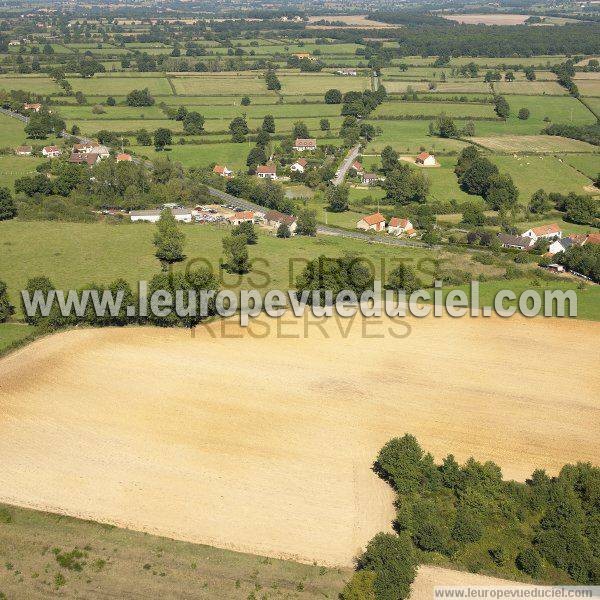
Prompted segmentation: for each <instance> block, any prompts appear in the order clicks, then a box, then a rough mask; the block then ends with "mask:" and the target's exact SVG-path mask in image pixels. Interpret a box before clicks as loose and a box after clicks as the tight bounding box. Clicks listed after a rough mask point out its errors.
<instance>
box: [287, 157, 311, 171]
mask: <svg viewBox="0 0 600 600" xmlns="http://www.w3.org/2000/svg"><path fill="white" fill-rule="evenodd" d="M307 164H308V161H307V160H306V159H305V158H299V159H298V160H297V161H296V162H295V163H294V164H293V165H292V166H291V167H290V171H293V172H294V173H304V171H306V165H307Z"/></svg>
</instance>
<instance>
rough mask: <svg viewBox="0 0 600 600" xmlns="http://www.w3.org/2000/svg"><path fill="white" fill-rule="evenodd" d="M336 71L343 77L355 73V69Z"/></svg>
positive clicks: (354, 75)
mask: <svg viewBox="0 0 600 600" xmlns="http://www.w3.org/2000/svg"><path fill="white" fill-rule="evenodd" d="M336 73H337V74H338V75H343V76H344V77H356V75H357V71H356V69H338V70H337V71H336Z"/></svg>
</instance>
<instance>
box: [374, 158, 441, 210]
mask: <svg viewBox="0 0 600 600" xmlns="http://www.w3.org/2000/svg"><path fill="white" fill-rule="evenodd" d="M399 159H400V157H399V154H398V152H396V151H395V150H394V149H393V148H392V147H391V146H386V147H385V148H384V149H383V150H382V152H381V169H380V170H381V172H382V173H383V174H384V175H385V181H383V182H382V183H381V187H383V189H384V190H385V192H386V196H385V197H386V199H387V200H389V202H390V203H391V204H395V205H397V206H403V205H406V204H411V203H421V202H425V200H426V199H427V195H428V193H429V187H430V182H429V179H428V178H427V177H426V176H425V174H424V173H423V172H422V171H417V170H415V169H411V168H410V167H409V165H408V164H407V163H404V162H401V161H400V160H399Z"/></svg>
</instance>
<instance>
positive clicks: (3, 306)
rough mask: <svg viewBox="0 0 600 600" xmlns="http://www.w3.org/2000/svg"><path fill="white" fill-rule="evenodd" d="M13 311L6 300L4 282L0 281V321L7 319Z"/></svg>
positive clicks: (3, 321)
mask: <svg viewBox="0 0 600 600" xmlns="http://www.w3.org/2000/svg"><path fill="white" fill-rule="evenodd" d="M14 312H15V308H14V306H12V304H11V303H10V302H9V301H8V293H7V291H6V284H5V283H4V281H0V323H5V322H6V321H8V319H9V317H10V316H11V315H13V314H14Z"/></svg>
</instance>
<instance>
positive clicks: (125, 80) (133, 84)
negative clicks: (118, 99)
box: [68, 76, 172, 96]
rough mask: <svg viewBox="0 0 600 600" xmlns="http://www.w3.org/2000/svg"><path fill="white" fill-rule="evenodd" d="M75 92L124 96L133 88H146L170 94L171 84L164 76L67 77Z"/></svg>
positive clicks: (153, 92)
mask: <svg viewBox="0 0 600 600" xmlns="http://www.w3.org/2000/svg"><path fill="white" fill-rule="evenodd" d="M68 81H69V83H70V84H71V85H72V86H73V89H74V90H75V91H76V92H83V93H84V94H86V95H87V94H90V95H100V94H106V95H107V96H126V95H127V94H129V92H131V90H135V89H143V88H148V90H149V91H150V93H151V94H156V95H170V94H172V90H171V86H170V85H169V82H168V80H167V79H166V78H165V77H98V76H94V77H90V78H83V77H74V78H69V79H68Z"/></svg>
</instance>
